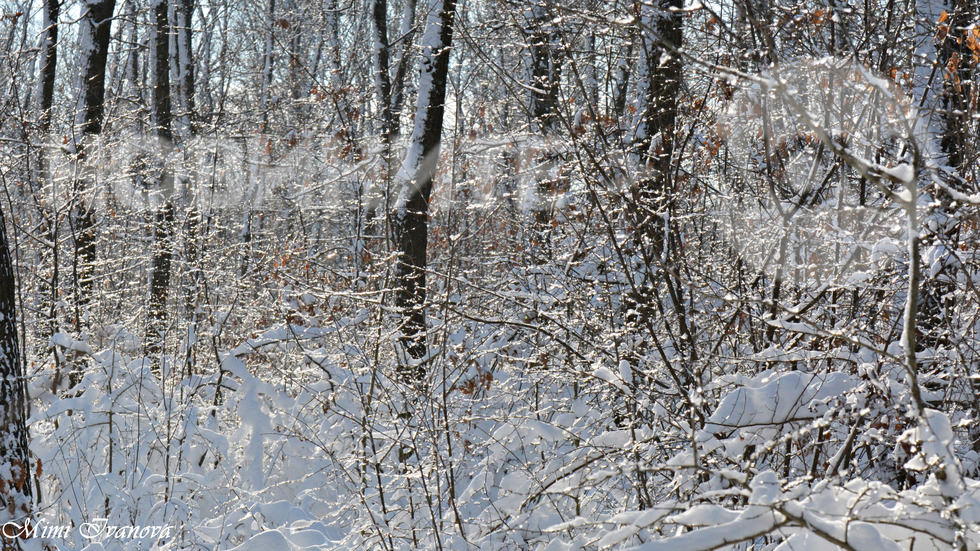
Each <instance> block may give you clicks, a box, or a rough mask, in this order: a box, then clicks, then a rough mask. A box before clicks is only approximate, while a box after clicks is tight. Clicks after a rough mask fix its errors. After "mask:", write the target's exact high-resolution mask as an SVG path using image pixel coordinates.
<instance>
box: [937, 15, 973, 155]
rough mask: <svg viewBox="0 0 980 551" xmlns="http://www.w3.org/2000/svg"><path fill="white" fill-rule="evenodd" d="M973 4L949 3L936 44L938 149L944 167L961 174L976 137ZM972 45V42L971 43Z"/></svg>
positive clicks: (971, 152)
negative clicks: (939, 73)
mask: <svg viewBox="0 0 980 551" xmlns="http://www.w3.org/2000/svg"><path fill="white" fill-rule="evenodd" d="M973 12H974V9H973V2H972V1H971V0H952V1H951V3H950V5H949V7H948V9H947V13H948V14H949V17H948V19H946V21H945V22H943V23H942V24H941V25H945V27H943V30H942V31H940V32H941V33H942V40H941V41H940V44H939V68H940V70H942V71H943V73H944V74H943V79H942V83H943V86H942V92H941V96H940V104H941V107H942V118H943V123H944V124H943V127H944V128H943V133H942V137H941V139H940V146H941V147H942V150H943V153H945V154H946V164H948V165H949V166H950V167H953V168H955V169H957V171H958V172H963V170H962V169H963V168H964V165H965V164H966V163H967V162H970V161H973V160H974V155H975V153H976V151H975V142H976V134H975V133H974V132H973V131H972V129H973V128H974V126H975V125H974V124H972V120H971V117H970V114H971V113H972V112H973V109H972V106H971V101H972V99H971V98H972V97H973V70H974V63H973V57H974V54H973V51H972V50H971V49H970V46H969V44H970V43H971V41H970V38H972V36H971V35H970V33H971V32H972V31H973V27H972V23H973V15H974V14H973ZM974 44H975V42H974Z"/></svg>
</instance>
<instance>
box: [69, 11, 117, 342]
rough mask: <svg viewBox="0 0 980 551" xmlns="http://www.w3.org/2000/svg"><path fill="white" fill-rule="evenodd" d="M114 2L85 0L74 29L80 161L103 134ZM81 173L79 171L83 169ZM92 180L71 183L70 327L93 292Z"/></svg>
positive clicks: (73, 145)
mask: <svg viewBox="0 0 980 551" xmlns="http://www.w3.org/2000/svg"><path fill="white" fill-rule="evenodd" d="M115 7H116V2H115V0H88V1H87V2H86V3H84V4H83V5H82V14H81V19H80V20H79V30H78V45H79V58H78V62H77V64H78V67H79V74H78V81H77V87H76V89H77V90H78V104H77V106H76V109H75V129H74V133H73V136H72V141H71V142H70V143H69V145H68V147H69V152H70V153H72V154H74V155H75V157H76V159H77V162H78V163H79V164H83V163H84V161H85V157H86V154H87V153H86V148H87V147H89V146H90V145H91V143H90V142H93V141H95V139H96V138H97V137H98V136H99V135H100V134H102V123H103V119H104V117H105V75H106V70H105V69H106V62H107V59H108V55H109V39H110V36H111V34H110V31H111V28H110V27H111V25H112V12H113V10H114V9H115ZM83 174H84V172H83ZM90 187H91V182H88V181H87V178H86V177H85V176H84V175H83V176H82V177H81V178H79V179H76V180H75V182H74V184H73V190H72V191H73V192H74V194H75V197H76V199H75V205H74V207H73V208H72V212H71V217H70V224H71V229H72V233H73V235H74V246H75V251H74V252H75V258H74V266H73V272H74V273H73V280H74V281H73V284H74V287H75V292H76V296H75V330H76V331H79V330H80V329H81V324H82V311H83V310H84V309H85V307H86V306H87V305H88V302H89V298H90V297H91V295H92V292H93V290H94V280H93V273H94V269H95V257H96V245H95V241H96V236H95V212H94V210H93V207H92V205H91V204H87V202H86V201H85V200H84V198H83V197H82V194H84V193H85V192H87V191H89V188H90Z"/></svg>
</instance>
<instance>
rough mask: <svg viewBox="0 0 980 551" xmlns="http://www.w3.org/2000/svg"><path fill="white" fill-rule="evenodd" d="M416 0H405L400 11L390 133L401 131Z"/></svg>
mask: <svg viewBox="0 0 980 551" xmlns="http://www.w3.org/2000/svg"><path fill="white" fill-rule="evenodd" d="M416 5H417V0H405V9H404V11H403V12H402V26H401V30H400V33H401V37H400V38H399V40H401V55H400V56H399V57H398V66H397V68H396V69H395V78H394V79H393V80H392V82H391V117H392V123H393V128H392V134H393V135H397V134H398V133H399V132H400V131H401V128H400V127H401V114H402V108H403V107H404V105H405V80H406V78H405V76H406V75H407V74H408V67H409V65H410V63H409V62H410V60H411V58H412V45H413V43H414V36H415V8H416Z"/></svg>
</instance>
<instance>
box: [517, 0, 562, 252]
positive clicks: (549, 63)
mask: <svg viewBox="0 0 980 551" xmlns="http://www.w3.org/2000/svg"><path fill="white" fill-rule="evenodd" d="M540 1H541V3H538V4H535V5H534V6H533V7H532V8H531V9H530V10H528V12H529V13H527V14H526V17H527V28H526V29H525V37H526V38H525V40H527V50H528V64H529V75H528V84H529V87H530V94H529V96H530V97H529V98H528V100H529V101H528V104H529V105H528V107H529V111H530V115H531V121H530V122H531V126H532V127H533V128H534V130H535V131H536V132H537V133H538V134H540V135H541V138H542V140H541V141H542V145H541V154H540V155H539V156H538V157H537V158H535V159H534V161H533V163H534V164H535V165H536V168H535V172H536V174H535V180H536V182H537V183H536V186H535V187H536V189H535V193H536V195H537V197H536V199H537V200H536V204H535V207H534V221H533V241H534V243H533V247H532V250H533V252H534V255H535V257H534V261H535V262H536V263H539V264H540V263H543V262H545V261H546V260H547V259H548V258H549V257H550V256H551V219H552V216H553V214H554V213H553V208H552V205H553V203H554V201H553V196H554V193H555V189H554V188H555V178H554V177H553V175H552V174H551V172H552V171H553V168H554V158H553V155H552V154H551V152H550V151H549V146H548V138H549V136H551V135H552V134H554V132H555V127H556V126H557V123H558V114H559V113H558V94H559V86H560V81H561V61H562V60H561V55H560V46H559V45H558V33H556V32H554V29H553V28H551V26H552V23H551V21H552V19H553V18H554V17H553V13H552V10H551V9H549V6H548V5H547V4H546V2H547V0H540Z"/></svg>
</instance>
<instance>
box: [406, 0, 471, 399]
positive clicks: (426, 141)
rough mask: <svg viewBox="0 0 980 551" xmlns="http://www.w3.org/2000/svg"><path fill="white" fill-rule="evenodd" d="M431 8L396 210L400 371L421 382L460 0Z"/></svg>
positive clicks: (436, 2)
mask: <svg viewBox="0 0 980 551" xmlns="http://www.w3.org/2000/svg"><path fill="white" fill-rule="evenodd" d="M428 13H429V16H428V20H427V21H426V26H425V35H424V36H423V38H422V41H423V48H424V49H423V51H422V74H421V76H420V78H419V97H418V105H417V108H416V113H415V130H414V131H413V133H412V140H411V149H410V150H409V152H408V155H407V156H406V157H405V163H404V166H403V167H402V173H401V175H400V176H399V181H400V186H399V188H398V191H399V196H398V200H397V201H396V203H395V213H394V216H393V218H394V234H395V235H394V242H395V247H396V251H397V252H398V265H397V268H396V272H395V277H396V280H395V281H396V284H397V291H396V293H395V306H396V307H398V308H399V309H400V310H401V312H402V318H403V322H402V331H401V332H402V337H401V344H402V346H403V348H404V351H405V353H406V354H407V356H408V358H407V359H408V360H409V361H408V362H407V363H406V364H403V365H401V366H400V367H399V376H400V377H401V378H402V379H403V380H405V381H407V382H419V381H420V380H421V379H422V378H423V377H424V376H425V367H424V366H423V365H422V363H423V360H424V359H425V357H426V355H427V352H428V346H427V344H426V330H425V291H426V288H425V270H426V248H427V246H428V238H429V237H428V218H429V200H430V198H431V196H432V178H433V176H434V175H435V170H436V165H437V162H438V160H439V144H440V141H441V140H442V119H443V114H444V112H445V107H446V105H445V103H446V102H445V100H446V81H447V80H448V77H449V54H450V48H451V46H452V39H453V20H454V18H455V15H456V0H432V1H431V2H430V5H429V12H428Z"/></svg>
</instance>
